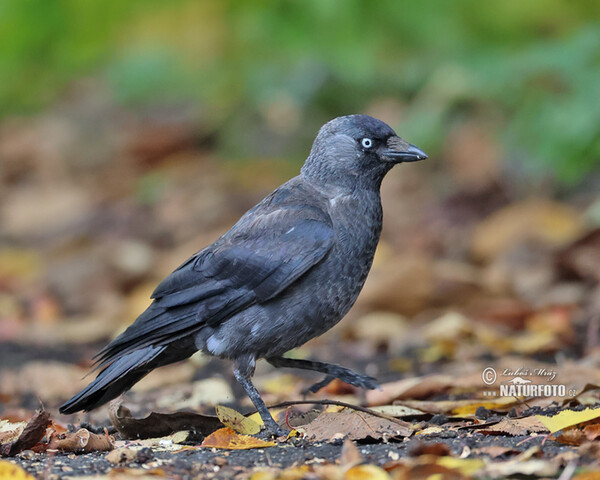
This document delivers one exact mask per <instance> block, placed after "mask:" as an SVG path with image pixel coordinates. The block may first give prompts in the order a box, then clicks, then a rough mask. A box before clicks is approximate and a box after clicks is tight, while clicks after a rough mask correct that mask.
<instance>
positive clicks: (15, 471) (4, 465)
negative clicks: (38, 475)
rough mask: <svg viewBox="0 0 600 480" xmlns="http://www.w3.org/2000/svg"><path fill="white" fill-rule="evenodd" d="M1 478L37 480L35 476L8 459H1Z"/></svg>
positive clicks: (5, 479) (6, 479) (3, 479)
mask: <svg viewBox="0 0 600 480" xmlns="http://www.w3.org/2000/svg"><path fill="white" fill-rule="evenodd" d="M0 478H1V479H2V480H35V477H33V476H32V475H29V474H28V473H27V472H26V471H25V470H23V469H22V468H21V467H19V466H18V465H15V464H14V463H12V462H9V461H7V460H0Z"/></svg>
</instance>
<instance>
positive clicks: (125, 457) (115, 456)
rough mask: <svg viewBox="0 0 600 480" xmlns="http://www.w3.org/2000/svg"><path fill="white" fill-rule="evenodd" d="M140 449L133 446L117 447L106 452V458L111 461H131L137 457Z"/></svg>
mask: <svg viewBox="0 0 600 480" xmlns="http://www.w3.org/2000/svg"><path fill="white" fill-rule="evenodd" d="M138 452H139V450H136V449H133V448H126V447H122V448H115V449H114V450H113V451H112V452H109V453H107V454H106V457H104V459H105V460H108V461H109V462H110V463H116V464H118V463H131V462H134V461H135V460H136V459H137V456H138Z"/></svg>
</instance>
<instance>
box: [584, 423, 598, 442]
mask: <svg viewBox="0 0 600 480" xmlns="http://www.w3.org/2000/svg"><path fill="white" fill-rule="evenodd" d="M583 433H585V436H586V438H587V439H588V440H589V441H593V440H596V439H597V438H598V437H600V423H594V424H592V425H586V426H585V427H584V429H583Z"/></svg>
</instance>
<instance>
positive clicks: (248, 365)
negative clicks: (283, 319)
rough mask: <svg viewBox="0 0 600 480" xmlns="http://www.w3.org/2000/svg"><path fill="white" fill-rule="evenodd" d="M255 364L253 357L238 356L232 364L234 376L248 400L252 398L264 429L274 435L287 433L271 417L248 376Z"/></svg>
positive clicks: (251, 373)
mask: <svg viewBox="0 0 600 480" xmlns="http://www.w3.org/2000/svg"><path fill="white" fill-rule="evenodd" d="M255 366H256V361H255V359H254V358H247V357H245V358H238V359H237V360H236V362H235V364H234V366H233V373H234V375H235V378H236V380H237V381H238V382H239V384H240V385H241V386H242V388H243V389H244V390H245V392H246V394H247V395H248V396H249V397H250V400H252V403H253V404H254V406H255V407H256V410H258V413H259V414H260V418H262V421H263V423H264V425H265V431H266V432H267V433H269V434H271V435H274V436H276V437H281V436H282V435H287V434H288V433H289V432H287V431H285V430H284V429H283V428H281V427H280V426H279V425H278V424H277V422H276V421H275V420H274V419H273V417H272V416H271V413H270V412H269V409H268V408H267V406H266V405H265V402H263V399H262V398H261V396H260V394H259V393H258V390H257V389H256V387H255V386H254V384H253V383H252V381H251V380H250V377H252V375H253V374H254V367H255Z"/></svg>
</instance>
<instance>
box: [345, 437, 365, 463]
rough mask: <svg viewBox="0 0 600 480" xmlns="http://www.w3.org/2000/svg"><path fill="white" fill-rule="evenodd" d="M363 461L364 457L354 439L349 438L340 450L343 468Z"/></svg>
mask: <svg viewBox="0 0 600 480" xmlns="http://www.w3.org/2000/svg"><path fill="white" fill-rule="evenodd" d="M362 462H363V457H362V455H361V454H360V452H359V451H358V448H357V447H356V445H355V444H354V442H353V441H352V440H350V439H349V438H347V439H346V440H344V444H343V445H342V451H341V452H340V465H341V466H342V467H343V468H351V467H354V466H355V465H358V464H360V463H362Z"/></svg>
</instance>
